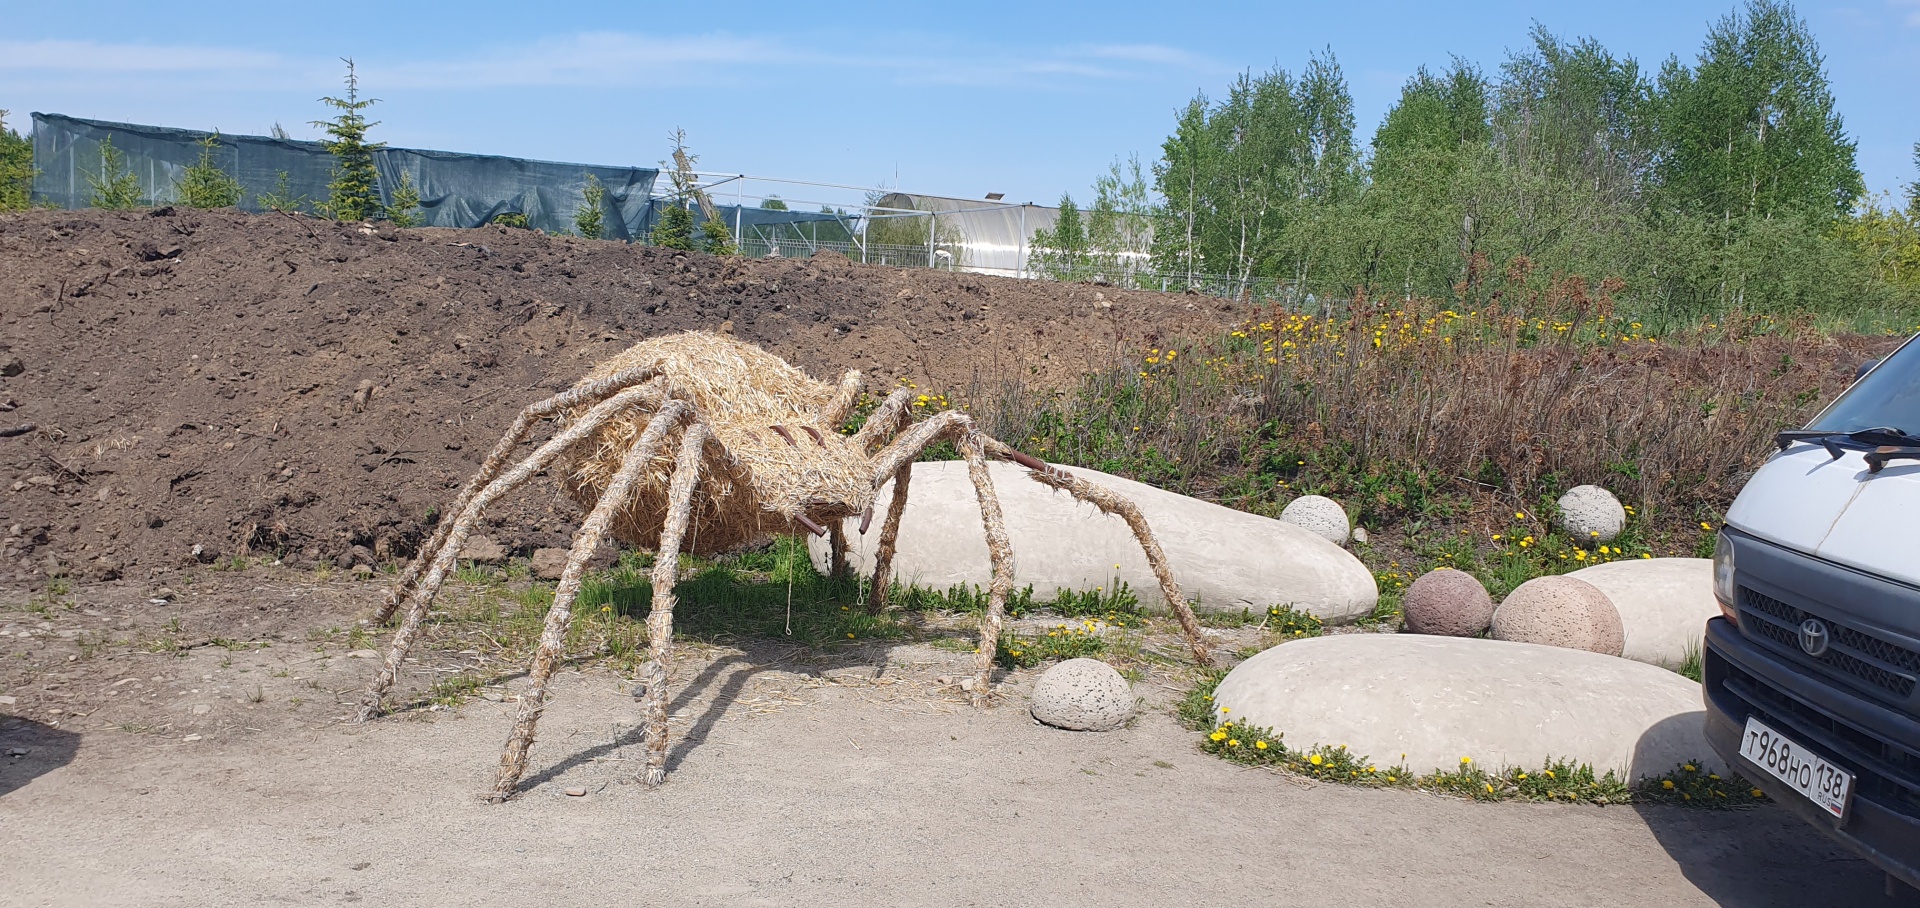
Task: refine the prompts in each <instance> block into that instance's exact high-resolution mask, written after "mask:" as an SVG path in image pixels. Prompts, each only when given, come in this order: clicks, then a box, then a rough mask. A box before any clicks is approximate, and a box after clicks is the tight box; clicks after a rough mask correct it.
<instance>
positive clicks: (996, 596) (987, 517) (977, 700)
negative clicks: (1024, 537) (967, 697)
mask: <svg viewBox="0 0 1920 908" xmlns="http://www.w3.org/2000/svg"><path fill="white" fill-rule="evenodd" d="M962 418H963V419H965V417H962ZM972 423H973V421H972V420H970V419H969V420H966V423H965V425H966V430H965V431H966V434H965V435H964V436H962V437H961V439H960V454H961V455H962V456H963V457H965V458H966V460H967V475H969V476H970V477H972V479H973V492H974V495H975V496H976V497H978V498H979V499H980V519H981V522H982V523H984V524H985V525H986V531H987V553H988V555H990V556H991V557H992V559H993V582H992V584H991V585H989V586H988V587H987V614H986V615H985V616H984V617H982V618H981V619H980V652H979V655H978V656H976V657H975V659H976V661H977V662H978V663H979V667H978V668H977V669H975V671H974V676H973V705H974V706H976V707H980V706H986V705H987V699H988V688H987V686H988V685H989V684H991V683H992V681H993V657H994V655H995V654H996V653H998V652H999V649H1000V626H1001V624H1002V623H1003V622H1004V621H1005V620H1006V612H1007V594H1008V593H1010V592H1012V591H1013V543H1012V541H1011V540H1009V539H1008V538H1007V522H1006V519H1005V517H1004V516H1003V515H1002V514H1001V513H1000V496H998V495H996V494H994V491H993V477H992V476H991V475H988V473H987V447H986V438H987V437H986V435H984V434H982V433H981V432H980V430H978V429H975V428H974V427H973V425H972ZM896 494H897V493H896Z"/></svg>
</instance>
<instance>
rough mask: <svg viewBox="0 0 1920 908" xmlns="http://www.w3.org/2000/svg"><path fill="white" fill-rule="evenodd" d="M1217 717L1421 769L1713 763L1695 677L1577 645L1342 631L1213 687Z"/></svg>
mask: <svg viewBox="0 0 1920 908" xmlns="http://www.w3.org/2000/svg"><path fill="white" fill-rule="evenodd" d="M1213 696H1214V705H1215V709H1216V710H1217V712H1216V716H1217V718H1218V719H1219V720H1221V721H1228V720H1231V721H1233V722H1234V723H1235V724H1245V725H1251V726H1260V727H1265V728H1270V729H1272V730H1274V731H1275V732H1279V733H1281V734H1283V735H1285V742H1286V745H1287V747H1289V748H1293V749H1297V750H1305V749H1306V748H1309V747H1312V746H1314V745H1319V744H1327V745H1340V744H1344V745H1347V747H1348V749H1349V750H1351V751H1352V752H1353V753H1355V754H1359V755H1364V756H1366V757H1368V758H1369V759H1370V760H1371V761H1372V762H1373V763H1374V765H1376V766H1379V767H1381V768H1383V769H1384V768H1387V767H1391V766H1395V765H1405V766H1406V767H1407V768H1409V769H1411V770H1413V771H1414V772H1417V773H1428V772H1432V771H1434V770H1440V769H1458V768H1459V767H1460V766H1461V762H1460V760H1461V758H1462V757H1466V758H1468V759H1470V760H1472V761H1473V762H1474V764H1476V765H1478V766H1480V767H1481V768H1483V769H1487V770H1489V771H1498V770H1500V769H1502V768H1505V767H1518V768H1521V769H1526V770H1529V771H1531V770H1534V769H1537V768H1539V767H1540V766H1542V765H1543V764H1545V763H1546V762H1548V761H1549V760H1560V759H1565V760H1571V761H1573V762H1576V763H1586V764H1588V765H1590V766H1592V767H1593V768H1594V770H1595V771H1596V772H1605V771H1607V770H1609V769H1611V770H1614V771H1615V772H1618V773H1621V774H1622V778H1623V779H1625V780H1626V781H1630V782H1631V781H1637V780H1639V779H1640V778H1641V777H1643V776H1647V775H1657V774H1660V773H1665V772H1668V771H1671V770H1672V769H1674V768H1675V767H1677V766H1679V765H1680V764H1681V763H1684V762H1686V761H1689V760H1705V761H1707V765H1706V767H1704V768H1703V769H1704V771H1709V772H1711V771H1717V769H1718V761H1717V760H1715V759H1714V755H1713V752H1712V751H1711V750H1710V749H1709V748H1708V746H1707V742H1706V737H1705V723H1706V714H1705V712H1704V711H1703V710H1702V708H1701V700H1700V685H1698V684H1695V683H1694V682H1692V681H1689V680H1687V679H1686V678H1682V677H1680V676H1679V675H1677V674H1674V673H1673V672H1670V671H1667V670H1666V669H1663V668H1656V667H1654V666H1651V665H1646V664H1643V663H1639V662H1632V661H1628V660H1626V659H1615V658H1611V657H1608V656H1602V655H1597V654H1594V653H1587V652H1581V651H1579V650H1570V649H1558V648H1554V647H1547V646H1535V645H1532V644H1526V643H1509V642H1505V641H1501V640H1478V639H1469V638H1462V637H1426V636H1418V635H1414V634H1338V635H1333V636H1328V637H1317V638H1310V639H1306V640H1299V641H1294V642H1290V643H1283V644H1281V645H1279V646H1276V647H1274V648H1272V649H1269V650H1267V651H1265V652H1262V653H1259V654H1258V655H1255V656H1254V657H1253V658H1251V659H1248V660H1247V661H1245V662H1242V663H1241V664H1240V665H1239V666H1238V667H1236V668H1234V670H1233V671H1232V672H1230V673H1229V674H1228V675H1227V677H1226V678H1225V679H1224V680H1222V681H1221V682H1220V686H1219V688H1218V689H1217V690H1215V691H1214V695H1213Z"/></svg>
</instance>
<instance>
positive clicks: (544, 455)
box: [355, 386, 684, 722]
mask: <svg viewBox="0 0 1920 908" xmlns="http://www.w3.org/2000/svg"><path fill="white" fill-rule="evenodd" d="M657 394H658V392H657V391H655V390H654V389H653V388H651V387H646V386H643V387H637V388H628V389H627V390H625V391H621V392H620V393H618V394H615V395H614V396H612V397H610V398H607V399H606V400H604V401H601V402H600V403H598V404H596V405H594V407H593V409H591V410H588V411H587V413H586V415H585V416H582V417H581V418H580V419H579V420H578V421H577V422H575V423H574V424H573V425H570V426H568V427H567V428H566V429H565V430H564V431H562V432H561V433H560V434H558V435H555V436H554V437H552V438H550V439H548V440H547V442H546V443H545V444H543V445H541V446H540V447H538V448H535V449H534V452H533V453H532V454H529V455H527V458H526V459H525V460H522V461H520V463H518V464H516V465H515V466H514V468H513V469H511V470H509V471H507V472H506V474H505V475H503V476H501V477H499V478H498V479H495V480H493V481H492V482H489V483H487V485H486V487H485V488H482V489H481V490H480V491H479V492H478V493H476V494H475V495H474V496H473V499H472V500H471V501H468V502H467V506H466V507H464V508H461V509H460V513H459V515H458V516H457V517H456V518H454V521H453V524H452V525H451V526H450V527H449V528H448V530H447V535H446V539H445V540H444V541H443V542H442V544H441V545H440V547H439V549H438V550H436V551H435V552H434V553H433V560H432V562H431V563H430V564H429V565H428V567H427V571H426V574H425V575H424V576H423V577H422V578H421V579H420V581H419V583H418V584H417V585H416V586H415V587H414V589H413V593H412V599H411V600H409V602H408V604H407V613H406V615H405V616H404V617H403V618H401V620H400V627H399V629H397V630H395V631H394V632H393V646H392V647H391V648H390V649H388V651H387V660H386V662H385V663H383V664H382V665H381V668H380V673H379V674H378V675H375V676H374V679H373V683H372V684H369V685H368V686H367V692H366V695H365V696H364V697H362V698H361V701H360V713H359V715H358V717H357V718H356V719H355V721H357V722H365V721H367V720H369V719H372V718H373V717H374V716H377V715H379V714H380V709H381V705H382V703H383V702H384V701H385V699H386V696H387V690H388V689H389V688H391V687H393V683H394V682H395V681H396V680H398V679H399V677H400V665H401V663H402V662H404V661H405V660H406V658H407V650H408V649H409V648H411V647H412V646H413V640H414V638H415V637H417V636H419V634H420V625H421V622H422V621H424V620H425V619H426V617H427V611H428V609H430V608H431V607H432V605H433V597H434V596H435V595H437V594H438V593H439V592H440V584H441V583H443V582H445V581H446V578H447V573H448V572H449V571H450V570H452V569H453V562H454V559H455V558H457V557H459V555H460V549H461V548H462V547H463V546H465V545H466V544H467V534H469V533H470V532H472V531H473V524H474V522H475V521H477V520H479V519H480V513H481V512H482V511H484V510H486V508H487V506H488V505H490V504H492V503H493V501H494V499H497V498H499V497H500V496H501V495H505V494H506V493H507V492H509V491H512V490H513V489H515V488H517V487H519V486H520V485H522V484H524V483H526V482H527V480H529V479H532V478H533V477H534V475H535V474H537V473H539V472H540V471H541V470H544V469H546V467H547V465H548V464H550V463H552V462H553V461H554V459H555V458H557V457H559V456H560V454H561V453H562V452H564V451H566V450H567V449H568V448H571V447H573V445H574V444H576V443H578V442H579V441H580V440H581V439H583V438H586V437H587V436H588V435H591V434H592V433H593V432H595V431H597V430H598V429H599V428H600V427H601V426H602V425H604V424H605V423H606V422H607V420H609V419H612V418H613V417H614V415H615V414H618V413H621V412H623V411H625V410H626V409H628V408H629V407H635V406H640V405H641V404H643V403H645V402H646V401H648V400H651V399H655V398H656V396H657ZM671 404H672V402H669V405H671ZM683 406H684V405H683ZM662 409H663V410H664V409H665V408H664V407H663V408H662Z"/></svg>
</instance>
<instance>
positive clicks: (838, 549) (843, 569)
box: [827, 520, 847, 580]
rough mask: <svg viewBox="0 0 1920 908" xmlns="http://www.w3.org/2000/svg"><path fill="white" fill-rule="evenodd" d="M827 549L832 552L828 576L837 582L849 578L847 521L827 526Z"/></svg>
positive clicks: (839, 521)
mask: <svg viewBox="0 0 1920 908" xmlns="http://www.w3.org/2000/svg"><path fill="white" fill-rule="evenodd" d="M827 548H828V549H829V550H830V551H831V552H832V555H831V557H830V559H829V561H830V565H829V567H828V568H827V570H828V574H827V576H829V577H832V578H833V579H835V580H838V579H840V578H842V577H845V576H847V529H846V521H844V520H836V521H834V522H832V523H830V524H828V525H827Z"/></svg>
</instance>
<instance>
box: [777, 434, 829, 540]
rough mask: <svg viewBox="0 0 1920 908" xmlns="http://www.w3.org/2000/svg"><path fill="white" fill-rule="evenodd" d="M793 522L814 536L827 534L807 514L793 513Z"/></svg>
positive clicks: (825, 530)
mask: <svg viewBox="0 0 1920 908" xmlns="http://www.w3.org/2000/svg"><path fill="white" fill-rule="evenodd" d="M775 428H778V426H776V427H775ZM783 434H784V433H783ZM787 440H788V441H792V440H793V439H791V438H789V439H787ZM793 522H794V523H797V524H799V525H801V526H803V527H806V528H807V532H809V533H812V534H813V535H815V536H825V535H827V528H826V527H823V526H821V525H819V524H817V523H814V522H813V521H811V520H808V519H807V515H805V514H795V515H793Z"/></svg>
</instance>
